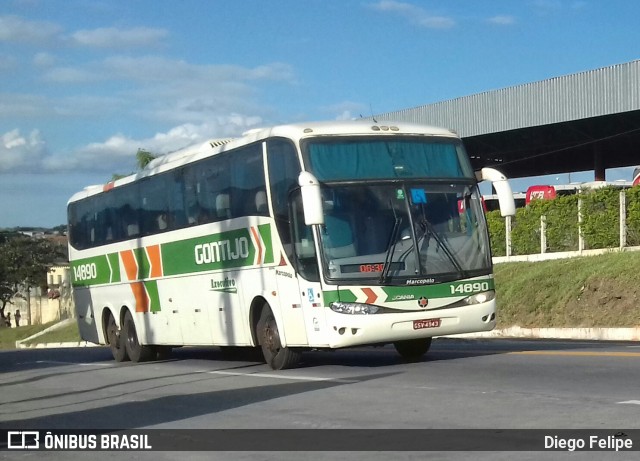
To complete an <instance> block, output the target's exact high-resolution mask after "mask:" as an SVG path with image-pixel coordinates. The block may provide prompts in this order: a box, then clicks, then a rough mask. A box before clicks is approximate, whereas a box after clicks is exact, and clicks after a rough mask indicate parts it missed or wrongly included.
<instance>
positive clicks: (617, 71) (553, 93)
mask: <svg viewBox="0 0 640 461" xmlns="http://www.w3.org/2000/svg"><path fill="white" fill-rule="evenodd" d="M374 118H375V119H376V120H378V121H382V120H389V121H390V120H397V121H407V122H416V123H426V124H430V125H436V126H443V127H448V128H451V129H453V130H455V131H456V132H457V133H458V134H459V135H460V136H461V137H462V138H463V140H464V142H465V145H466V147H467V150H468V151H469V154H470V156H471V158H472V162H473V166H474V168H476V169H479V168H482V167H485V166H490V167H495V168H499V169H500V170H501V171H502V172H503V173H505V174H506V175H507V176H508V177H511V178H518V177H528V176H539V175H545V174H558V173H572V172H577V171H587V170H593V171H594V172H595V179H596V180H597V181H602V180H605V170H606V169H607V168H617V167H626V166H634V165H637V164H640V60H636V61H631V62H628V63H624V64H619V65H614V66H610V67H604V68H600V69H595V70H590V71H586V72H580V73H577V74H571V75H565V76H561V77H555V78H551V79H548V80H542V81H539V82H533V83H527V84H523V85H518V86H514V87H509V88H504V89H500V90H495V91H488V92H484V93H480V94H475V95H471V96H464V97H461V98H457V99H452V100H448V101H442V102H438V103H434V104H428V105H424V106H420V107H415V108H411V109H404V110H399V111H395V112H389V113H385V114H380V115H376V116H375V117H374ZM630 179H631V178H630Z"/></svg>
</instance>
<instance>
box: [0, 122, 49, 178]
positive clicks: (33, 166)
mask: <svg viewBox="0 0 640 461" xmlns="http://www.w3.org/2000/svg"><path fill="white" fill-rule="evenodd" d="M46 155H47V152H46V148H45V143H44V141H43V140H42V138H41V136H40V132H39V131H37V130H34V131H32V132H31V133H29V135H28V136H23V135H22V134H21V133H20V130H18V129H15V130H12V131H9V132H7V133H5V134H3V135H2V137H0V172H8V171H17V170H22V171H38V169H39V168H40V167H41V165H42V160H43V159H44V158H45V156H46Z"/></svg>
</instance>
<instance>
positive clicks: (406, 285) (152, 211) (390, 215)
mask: <svg viewBox="0 0 640 461" xmlns="http://www.w3.org/2000/svg"><path fill="white" fill-rule="evenodd" d="M485 179H488V180H490V181H492V182H493V186H494V188H495V189H496V192H497V193H498V195H499V196H500V199H501V205H502V208H501V209H502V213H503V215H509V214H513V213H514V205H513V197H512V195H511V189H510V187H509V184H508V182H507V180H506V178H505V177H504V176H503V175H501V174H500V173H499V172H497V171H496V170H493V169H489V168H484V169H482V170H481V171H480V172H478V173H474V171H473V170H472V168H471V164H470V161H469V158H468V156H467V154H466V152H465V150H464V148H463V145H462V143H461V141H460V139H459V138H458V136H456V135H455V133H453V132H451V131H449V130H445V129H440V128H434V127H429V126H421V125H414V124H408V123H396V124H380V123H377V122H371V121H365V120H361V121H352V122H323V123H308V124H295V125H284V126H276V127H272V128H268V129H259V130H252V131H250V132H247V133H245V134H244V135H243V136H242V137H241V138H237V139H229V140H214V141H210V142H207V143H205V144H203V145H200V146H196V147H193V148H189V149H185V150H182V151H179V152H175V153H172V154H168V155H165V156H162V157H159V158H157V159H155V160H153V161H152V162H151V163H150V164H149V165H148V166H147V167H146V168H145V169H144V170H143V171H140V172H139V173H137V174H134V175H131V176H129V177H126V178H123V179H119V180H117V181H115V182H111V183H108V184H106V185H101V186H92V187H88V188H86V189H85V190H83V191H82V192H79V193H77V194H75V195H74V196H73V197H72V198H71V199H70V200H69V204H68V216H69V258H70V261H71V266H72V273H73V276H72V278H73V288H74V298H75V305H76V310H77V317H78V323H79V329H80V333H81V336H82V338H83V339H84V340H87V341H90V342H94V343H98V344H108V345H109V346H110V348H111V351H112V353H113V356H114V358H115V360H117V361H123V360H129V359H130V360H132V361H134V362H138V361H144V360H150V359H154V358H156V357H158V356H162V355H166V353H167V352H169V351H170V350H171V347H176V346H196V345H197V346H202V345H211V346H214V345H215V346H220V347H222V348H223V349H224V350H228V351H235V350H238V348H240V347H247V348H258V347H261V349H262V352H263V354H264V358H265V360H266V361H267V363H268V364H269V365H270V366H271V367H272V368H274V369H283V368H287V367H292V366H295V365H296V363H298V361H299V359H300V355H301V353H302V352H303V351H306V350H311V349H335V348H344V347H350V346H361V345H380V344H385V343H393V345H394V346H395V348H396V350H397V351H398V352H399V353H400V354H401V355H402V356H403V357H404V358H406V359H408V360H416V359H418V358H419V357H421V356H422V355H423V354H425V353H426V352H427V350H428V349H429V347H430V344H431V338H432V337H433V336H441V335H450V334H456V333H466V332H476V331H483V330H491V329H492V328H494V326H495V324H496V304H495V291H494V279H493V274H492V263H491V250H490V248H489V236H488V232H487V226H486V221H485V217H484V213H483V207H482V203H481V196H480V193H479V190H478V181H481V180H485Z"/></svg>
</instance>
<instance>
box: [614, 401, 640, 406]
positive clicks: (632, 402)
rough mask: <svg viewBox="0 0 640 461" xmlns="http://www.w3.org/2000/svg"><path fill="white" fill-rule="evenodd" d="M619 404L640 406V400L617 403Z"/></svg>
mask: <svg viewBox="0 0 640 461" xmlns="http://www.w3.org/2000/svg"><path fill="white" fill-rule="evenodd" d="M617 403H628V404H631V405H640V400H625V401H624V402H617Z"/></svg>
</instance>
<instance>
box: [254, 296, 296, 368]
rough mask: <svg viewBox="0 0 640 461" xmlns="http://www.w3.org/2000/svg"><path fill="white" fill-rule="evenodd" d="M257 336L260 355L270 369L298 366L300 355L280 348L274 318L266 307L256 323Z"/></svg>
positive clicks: (285, 348) (280, 344) (289, 349)
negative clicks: (260, 350) (260, 349)
mask: <svg viewBox="0 0 640 461" xmlns="http://www.w3.org/2000/svg"><path fill="white" fill-rule="evenodd" d="M258 335H259V338H260V345H261V346H262V355H263V356H264V359H265V361H266V362H267V364H268V365H269V366H270V367H271V368H272V369H274V370H284V369H286V368H291V367H294V366H296V365H297V364H298V362H299V361H300V357H301V355H302V354H301V353H300V352H299V351H297V350H295V349H292V348H290V347H283V346H282V342H281V341H280V332H279V331H278V325H277V324H276V318H275V317H274V316H273V312H271V309H270V308H269V307H268V306H265V307H264V309H262V313H261V315H260V321H259V322H258Z"/></svg>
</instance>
